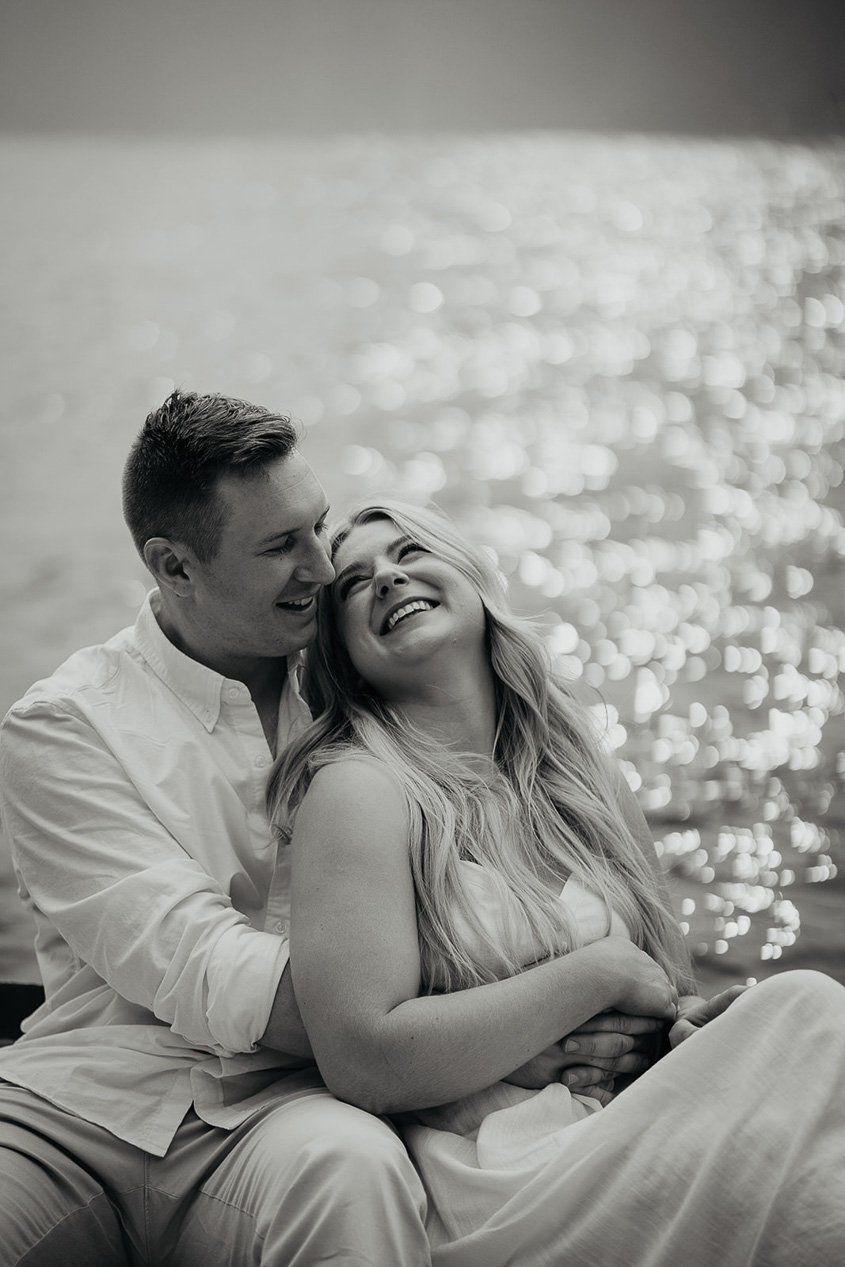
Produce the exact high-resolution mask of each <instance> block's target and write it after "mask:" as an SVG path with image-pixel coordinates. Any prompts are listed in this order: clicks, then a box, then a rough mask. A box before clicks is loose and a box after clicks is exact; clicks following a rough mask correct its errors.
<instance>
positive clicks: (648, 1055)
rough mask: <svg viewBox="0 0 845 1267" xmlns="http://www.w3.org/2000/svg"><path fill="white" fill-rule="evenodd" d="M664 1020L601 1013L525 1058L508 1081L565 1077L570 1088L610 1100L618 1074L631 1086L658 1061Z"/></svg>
mask: <svg viewBox="0 0 845 1267" xmlns="http://www.w3.org/2000/svg"><path fill="white" fill-rule="evenodd" d="M664 1024H665V1022H664V1021H662V1020H660V1019H658V1018H656V1017H652V1016H629V1015H627V1014H626V1013H624V1012H602V1013H601V1014H600V1015H599V1016H594V1017H592V1018H591V1019H590V1020H589V1021H585V1023H584V1024H583V1025H580V1026H579V1027H578V1029H574V1030H573V1031H572V1033H571V1034H567V1035H566V1037H565V1038H562V1039H561V1040H560V1042H557V1043H553V1044H552V1046H551V1047H547V1048H546V1050H545V1051H542V1052H540V1053H539V1055H537V1056H535V1057H534V1058H533V1060H528V1061H526V1063H525V1064H524V1065H521V1066H520V1067H519V1069H515V1070H514V1072H513V1073H512V1074H510V1075H509V1077H508V1078H507V1079H506V1081H507V1082H513V1083H515V1084H516V1085H517V1086H519V1087H530V1088H532V1089H539V1088H540V1087H545V1086H548V1085H549V1083H551V1082H563V1083H564V1084H565V1085H566V1086H567V1087H569V1089H570V1090H571V1091H579V1092H581V1094H582V1095H589V1096H592V1097H593V1099H596V1100H598V1101H599V1102H600V1103H601V1104H608V1103H609V1102H610V1100H612V1099H613V1094H614V1080H615V1079H616V1078H617V1077H620V1076H622V1075H624V1077H625V1082H626V1085H627V1083H628V1082H629V1081H632V1080H633V1079H634V1078H635V1077H637V1076H638V1075H639V1074H641V1073H643V1072H644V1071H645V1070H646V1069H648V1068H649V1067H650V1066H651V1065H652V1064H653V1063H654V1061H655V1059H656V1056H657V1049H658V1045H659V1042H660V1038H661V1035H662V1031H663V1029H664Z"/></svg>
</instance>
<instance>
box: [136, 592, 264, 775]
mask: <svg viewBox="0 0 845 1267" xmlns="http://www.w3.org/2000/svg"><path fill="white" fill-rule="evenodd" d="M153 613H154V615H155V618H156V620H157V621H158V624H159V627H160V629H161V631H162V633H163V634H164V636H165V637H166V638H167V639H168V641H169V642H172V643H173V645H174V647H176V648H177V650H179V651H181V652H182V654H183V655H186V656H188V657H189V658H190V659H191V660H196V662H197V663H198V664H204V665H205V667H206V668H207V669H211V670H212V672H214V673H219V674H220V675H221V677H225V678H229V679H230V680H232V681H235V682H243V684H244V686H246V688H247V690H248V691H249V693H250V696H251V698H252V702H253V704H254V705H255V708H256V711H257V713H258V716H259V718H260V720H261V726H262V729H263V731H264V735H265V737H266V739H267V744H268V747H269V748H270V751H271V752H275V749H276V727H277V724H278V716H279V699H280V697H281V693H282V688H283V686H284V684H285V680H286V678H287V660H286V658H285V657H284V656H280V657H278V658H276V659H269V658H262V657H259V658H255V657H252V658H247V657H243V658H240V657H225V658H221V657H220V656H217V655H215V654H213V653H211V652H209V651H208V650H207V649H205V648H203V647H200V646H198V645H197V644H196V642H195V640H193V639H192V638H191V637H190V632H189V631H187V630H185V629H184V628H182V627H181V624H180V622H178V621H176V620H174V619H173V616H172V614H171V613H170V612H169V610H168V605H167V603H166V602H160V603H158V604H155V605H154V607H153Z"/></svg>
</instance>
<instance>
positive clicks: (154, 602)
mask: <svg viewBox="0 0 845 1267" xmlns="http://www.w3.org/2000/svg"><path fill="white" fill-rule="evenodd" d="M159 602H160V598H159V592H158V590H157V589H154V590H150V592H149V594H147V597H146V598H145V599H144V602H143V604H142V606H141V610H140V611H139V612H138V617H137V620H136V621H135V641H136V645H137V647H138V650H139V651H140V653H141V655H142V656H143V657H144V659H145V660H146V661H147V664H149V666H150V668H151V669H152V670H153V672H154V673H156V674H157V676H158V677H160V678H161V680H162V682H164V684H165V686H167V687H169V689H170V690H171V691H172V692H173V694H174V695H176V696H177V697H178V698H179V699H180V700H181V701H182V703H183V704H184V705H185V707H186V708H189V709H190V710H191V712H192V713H193V714H194V716H195V717H196V718H197V720H198V721H199V722H200V724H201V725H203V726H204V727H205V729H206V730H207V731H208V732H209V733H211V731H212V730H213V729H214V727H215V726H216V724H217V719H218V717H219V716H220V703H221V699H222V693H223V687H224V685H225V684H226V683H227V682H228V681H229V679H228V678H225V677H223V675H222V674H220V673H216V672H215V670H214V669H209V668H207V667H206V665H204V664H200V663H199V661H198V660H192V659H191V657H190V656H187V655H185V653H184V652H183V651H180V650H179V648H178V647H176V646H174V644H173V643H172V642H171V641H170V639H169V638H168V637H167V635H166V634H165V633H164V631H163V629H162V628H161V625H160V624H159V623H158V620H157V619H156V611H157V610H158V607H159ZM303 665H304V657H303V654H302V652H301V651H297V652H295V654H294V655H290V656H288V657H287V689H288V690H289V691H291V693H292V694H293V695H294V696H295V698H296V699H297V701H298V702H299V703H300V704H301V705H302V708H303V709H304V708H305V703H304V701H303V700H302V695H301V691H300V686H301V680H302V670H303ZM282 695H284V692H282ZM281 702H282V701H281V700H280V706H281Z"/></svg>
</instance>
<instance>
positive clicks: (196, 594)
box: [0, 392, 642, 1267]
mask: <svg viewBox="0 0 845 1267" xmlns="http://www.w3.org/2000/svg"><path fill="white" fill-rule="evenodd" d="M296 441H297V435H296V431H295V429H294V428H293V426H292V425H291V423H290V421H289V420H288V419H286V418H284V417H281V416H279V415H276V414H272V413H270V412H269V411H267V410H265V409H261V408H257V407H255V406H252V405H249V404H246V403H244V402H242V401H235V400H230V399H227V398H225V397H219V396H197V395H194V394H189V393H180V392H174V393H173V395H172V396H171V397H170V398H169V399H168V400H167V401H166V402H165V404H164V405H162V406H161V408H160V409H158V410H156V411H155V412H154V413H152V414H151V415H150V416H149V418H148V419H147V421H146V423H145V425H144V427H143V429H142V431H141V433H140V435H139V437H138V439H137V440H136V443H135V445H134V447H133V449H132V451H131V453H130V456H129V459H128V462H127V465H126V470H125V473H124V512H125V517H126V520H127V524H128V526H129V528H130V531H131V532H132V535H133V537H134V540H135V543H136V545H137V547H138V549H139V551H140V553H141V555H142V557H143V559H144V561H145V563H146V565H147V567H148V568H149V570H150V572H151V573H152V574H153V577H154V578H155V580H156V582H157V586H158V588H157V590H154V591H153V592H152V594H151V595H150V596H148V598H147V600H146V602H145V603H144V605H143V607H142V609H141V612H140V614H139V616H138V620H137V621H136V624H135V625H134V626H133V627H132V628H130V629H126V630H124V631H123V632H122V633H120V634H118V635H117V636H116V637H114V638H113V639H111V641H109V642H107V643H105V644H104V645H103V646H99V647H91V648H88V649H86V650H84V651H80V652H78V653H77V654H76V655H74V656H72V657H71V658H70V659H69V660H68V661H67V662H66V663H65V664H64V665H62V666H61V668H59V669H58V670H57V671H56V673H55V674H53V676H52V677H51V678H49V679H47V680H46V681H44V682H40V683H37V684H36V685H35V686H34V687H33V688H32V689H31V690H30V691H29V692H28V693H27V695H26V696H25V697H24V698H23V699H22V700H21V701H20V702H19V703H18V704H17V705H16V706H15V707H14V708H13V709H12V710H11V711H10V713H9V715H8V716H7V718H6V720H5V722H4V725H3V731H2V738H1V739H0V780H2V782H1V783H0V786H1V787H2V800H3V816H4V823H5V827H6V830H7V832H8V835H9V839H10V840H11V842H12V846H13V850H14V853H15V857H16V864H17V868H18V872H19V878H20V883H21V887H22V891H23V893H24V896H25V899H26V900H27V902H28V904H29V905H30V906H31V909H32V911H33V914H34V916H35V919H36V923H37V929H38V932H37V949H38V956H39V963H40V967H41V971H42V975H43V979H44V985H45V990H46V996H47V997H46V1002H45V1004H44V1006H43V1007H42V1008H40V1009H39V1010H38V1011H37V1012H36V1013H35V1014H34V1016H33V1017H32V1018H30V1020H29V1022H27V1024H26V1027H25V1028H26V1033H25V1036H24V1037H23V1038H22V1039H21V1040H20V1041H19V1042H18V1043H17V1044H15V1045H14V1046H13V1047H11V1048H7V1049H6V1050H5V1051H4V1052H2V1053H0V1079H3V1080H4V1081H0V1264H2V1267H11V1264H16V1263H19V1262H22V1261H25V1262H26V1264H27V1267H42V1265H52V1264H56V1263H61V1264H62V1267H75V1265H76V1264H79V1265H80V1267H82V1265H83V1264H84V1267H91V1265H92V1264H95V1263H106V1262H108V1263H136V1262H145V1263H151V1264H160V1263H163V1262H165V1261H166V1262H169V1263H170V1262H172V1263H174V1264H199V1263H202V1264H203V1267H214V1265H216V1264H218V1263H233V1264H243V1263H247V1262H251V1263H252V1262H254V1263H261V1264H268V1265H269V1264H272V1265H273V1267H307V1265H309V1264H312V1263H317V1262H324V1261H329V1260H331V1261H333V1262H337V1263H341V1264H353V1263H354V1264H358V1265H362V1264H372V1265H376V1264H377V1265H378V1267H386V1265H387V1264H396V1265H397V1267H399V1265H401V1267H416V1265H417V1264H424V1263H426V1262H428V1261H429V1253H428V1247H427V1242H426V1238H425V1233H424V1225H423V1217H424V1209H425V1198H424V1194H423V1191H422V1188H421V1186H420V1183H419V1180H418V1178H417V1176H416V1173H415V1172H414V1170H413V1168H412V1167H411V1164H410V1162H409V1160H408V1158H407V1156H406V1154H405V1152H404V1150H403V1148H402V1147H401V1145H400V1143H399V1141H398V1138H397V1136H396V1134H395V1133H394V1132H393V1130H392V1128H391V1127H390V1126H389V1125H388V1124H387V1123H386V1122H383V1121H381V1120H379V1119H377V1118H375V1117H371V1116H369V1115H368V1114H366V1113H363V1112H361V1111H360V1110H357V1109H355V1108H353V1107H352V1106H351V1105H348V1104H343V1103H341V1102H339V1101H336V1100H335V1099H334V1098H333V1097H331V1096H330V1095H329V1094H328V1092H327V1091H326V1090H325V1088H324V1086H323V1084H322V1083H321V1081H320V1079H319V1076H318V1074H317V1071H316V1068H315V1066H314V1064H313V1062H312V1061H311V1059H310V1047H309V1044H308V1040H307V1037H306V1035H305V1033H304V1031H303V1028H302V1025H301V1022H300V1019H299V1014H298V1011H297V1008H296V1003H295V999H294V997H293V993H292V990H291V985H290V974H289V972H288V968H287V955H288V951H287V939H286V929H287V916H288V893H287V883H286V874H287V873H286V860H285V856H284V853H283V852H282V853H281V854H279V855H278V856H277V849H276V844H275V842H274V841H273V839H272V837H271V833H270V830H269V826H268V821H267V816H266V812H265V807H264V790H265V784H266V778H267V775H268V773H269V769H270V766H271V764H272V761H273V757H274V754H275V752H276V751H278V750H279V749H280V748H281V747H282V746H283V745H284V744H285V743H287V742H288V740H289V739H290V737H291V736H292V735H293V734H294V733H296V732H297V730H298V729H299V728H301V727H302V726H304V725H305V724H307V722H308V720H309V715H308V711H307V708H306V707H305V704H304V702H303V701H302V699H301V697H300V695H299V691H298V686H297V672H298V664H299V653H300V652H301V651H302V649H303V648H305V647H306V646H307V645H308V643H309V642H310V641H311V639H312V637H313V635H314V632H315V616H316V596H317V593H318V591H319V589H320V587H321V586H322V585H324V584H326V583H327V582H328V581H330V580H331V579H332V577H333V575H334V573H333V569H332V565H331V562H330V560H329V557H328V550H327V544H326V535H325V530H326V517H327V514H328V506H327V505H326V500H325V494H324V492H323V490H322V488H321V486H320V484H319V482H318V481H317V479H316V477H315V475H314V473H313V471H312V470H311V468H310V467H309V465H308V464H307V462H306V461H305V459H304V458H303V457H302V455H301V454H300V452H299V450H298V448H297V443H296ZM611 1037H613V1038H614V1039H616V1038H618V1035H617V1036H611ZM630 1044H631V1040H630V1039H627V1040H625V1041H624V1043H623V1044H622V1045H623V1046H624V1047H626V1048H627V1047H630ZM583 1046H584V1044H583V1042H582V1048H583ZM589 1050H590V1048H589V1046H588V1047H587V1051H589ZM616 1050H617V1048H615V1047H613V1048H608V1049H607V1051H608V1054H609V1055H613V1054H615V1051H616ZM580 1058H581V1059H583V1058H584V1055H583V1052H582V1055H581V1057H580ZM572 1059H574V1058H572ZM628 1061H629V1063H628V1064H627V1065H624V1064H623V1063H621V1062H618V1061H617V1062H613V1061H612V1060H610V1061H608V1062H607V1063H608V1064H609V1065H610V1066H611V1067H612V1068H614V1069H616V1068H622V1069H629V1070H630V1069H632V1068H638V1067H641V1064H642V1061H641V1058H640V1057H638V1056H629V1057H628ZM632 1062H633V1063H632ZM599 1063H601V1062H599ZM559 1064H560V1061H559V1060H558V1066H559ZM582 1072H583V1071H582ZM586 1076H587V1077H590V1076H591V1075H590V1074H587V1075H586ZM592 1076H595V1077H603V1076H604V1074H603V1073H601V1072H599V1073H596V1072H595V1071H593V1075H592Z"/></svg>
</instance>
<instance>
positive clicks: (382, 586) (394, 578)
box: [376, 563, 408, 598]
mask: <svg viewBox="0 0 845 1267" xmlns="http://www.w3.org/2000/svg"><path fill="white" fill-rule="evenodd" d="M407 584H408V576H407V574H406V573H405V572H403V571H402V569H401V568H400V567H397V565H396V564H395V563H386V564H385V565H384V567H382V568H380V569H379V570H378V572H377V573H376V593H377V594H378V596H379V598H384V596H385V594H389V593H390V590H391V588H392V586H394V585H407Z"/></svg>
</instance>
